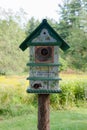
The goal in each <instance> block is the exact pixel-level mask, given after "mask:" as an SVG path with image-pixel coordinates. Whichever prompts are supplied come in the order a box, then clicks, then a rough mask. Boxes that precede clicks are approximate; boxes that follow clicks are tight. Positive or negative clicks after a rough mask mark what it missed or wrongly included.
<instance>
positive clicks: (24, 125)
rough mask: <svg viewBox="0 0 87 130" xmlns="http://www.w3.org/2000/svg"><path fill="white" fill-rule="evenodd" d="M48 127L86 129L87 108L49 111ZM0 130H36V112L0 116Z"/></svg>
mask: <svg viewBox="0 0 87 130" xmlns="http://www.w3.org/2000/svg"><path fill="white" fill-rule="evenodd" d="M50 127H51V129H50V130H87V109H85V108H84V109H83V108H79V109H74V110H60V111H51V112H50ZM0 130H37V112H34V113H31V114H28V115H22V116H16V117H13V118H9V119H2V118H0Z"/></svg>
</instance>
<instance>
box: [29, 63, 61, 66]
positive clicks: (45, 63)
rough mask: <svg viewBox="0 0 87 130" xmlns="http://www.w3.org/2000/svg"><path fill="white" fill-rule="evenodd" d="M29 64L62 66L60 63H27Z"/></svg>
mask: <svg viewBox="0 0 87 130" xmlns="http://www.w3.org/2000/svg"><path fill="white" fill-rule="evenodd" d="M27 66H61V64H60V63H58V64H55V63H27Z"/></svg>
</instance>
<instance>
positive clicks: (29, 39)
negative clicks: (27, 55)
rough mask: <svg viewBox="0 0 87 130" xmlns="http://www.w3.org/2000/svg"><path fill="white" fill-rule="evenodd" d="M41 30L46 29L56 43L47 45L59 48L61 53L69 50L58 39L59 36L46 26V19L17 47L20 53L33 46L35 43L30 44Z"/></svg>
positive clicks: (64, 43)
mask: <svg viewBox="0 0 87 130" xmlns="http://www.w3.org/2000/svg"><path fill="white" fill-rule="evenodd" d="M42 29H47V30H48V32H49V34H50V36H52V37H53V38H54V39H55V40H56V43H54V42H53V43H48V44H47V45H51V44H53V45H56V46H59V47H60V48H61V49H62V50H63V51H66V50H67V49H69V48H70V47H69V45H68V44H67V43H66V42H65V41H64V40H63V39H62V38H61V37H60V35H59V34H58V33H57V32H56V31H55V30H54V29H53V28H52V27H51V26H50V25H49V24H48V22H47V20H46V19H43V21H42V22H41V24H40V25H39V26H38V27H37V28H36V29H35V30H34V31H33V32H32V33H31V34H30V35H29V36H28V37H27V38H26V39H25V40H24V41H23V42H22V43H21V45H20V46H19V47H20V49H21V50H22V51H24V50H26V49H27V48H28V47H29V46H30V45H32V46H35V43H33V42H32V40H33V39H35V38H36V37H38V36H39V35H40V33H41V31H42ZM36 44H37V45H41V46H43V45H45V44H44V43H43V42H42V43H36Z"/></svg>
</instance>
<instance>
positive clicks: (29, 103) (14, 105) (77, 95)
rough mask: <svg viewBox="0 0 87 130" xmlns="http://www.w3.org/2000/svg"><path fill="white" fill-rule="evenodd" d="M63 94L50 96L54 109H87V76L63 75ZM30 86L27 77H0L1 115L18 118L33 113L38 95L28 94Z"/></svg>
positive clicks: (61, 85) (61, 83) (61, 86)
mask: <svg viewBox="0 0 87 130" xmlns="http://www.w3.org/2000/svg"><path fill="white" fill-rule="evenodd" d="M61 77H62V79H63V80H62V81H61V82H60V88H61V89H62V93H60V94H51V95H50V105H51V108H52V109H72V108H74V107H80V106H81V107H87V104H86V103H87V101H86V96H87V95H85V91H87V79H86V75H70V74H67V75H64V74H63V75H61ZM28 85H29V83H28V81H26V77H25V76H9V77H8V76H1V77H0V115H6V116H9V115H10V116H16V115H21V114H24V113H25V114H26V113H31V112H32V111H33V110H34V109H35V108H36V107H37V104H38V102H37V94H27V93H26V89H27V86H28Z"/></svg>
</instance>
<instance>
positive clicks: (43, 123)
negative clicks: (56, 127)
mask: <svg viewBox="0 0 87 130" xmlns="http://www.w3.org/2000/svg"><path fill="white" fill-rule="evenodd" d="M38 130H50V95H49V94H38Z"/></svg>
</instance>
